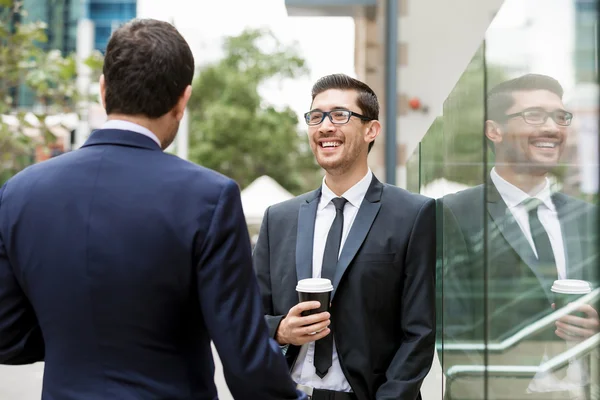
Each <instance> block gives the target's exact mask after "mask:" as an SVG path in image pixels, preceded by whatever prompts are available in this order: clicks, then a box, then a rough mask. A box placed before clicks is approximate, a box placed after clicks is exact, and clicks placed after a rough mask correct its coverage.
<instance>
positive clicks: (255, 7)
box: [137, 0, 356, 115]
mask: <svg viewBox="0 0 600 400" xmlns="http://www.w3.org/2000/svg"><path fill="white" fill-rule="evenodd" d="M137 4H138V5H137V13H138V17H140V18H155V19H160V20H165V21H169V22H173V23H174V24H175V26H176V27H177V29H178V30H179V31H180V32H181V34H182V35H183V37H184V38H185V39H186V40H187V42H188V43H189V44H190V48H191V49H192V52H193V54H194V59H195V62H196V65H202V64H205V63H207V62H211V61H214V60H217V59H218V58H219V57H220V54H221V47H220V46H221V43H222V39H223V38H224V37H226V36H230V35H237V34H239V33H241V32H242V31H243V30H244V29H245V28H248V27H251V28H260V27H266V28H269V29H271V30H272V31H273V32H274V33H275V35H276V36H277V38H278V39H279V40H280V41H282V42H283V43H286V44H290V45H293V46H297V48H298V50H299V53H300V55H301V56H302V57H303V58H304V59H305V60H306V62H307V64H308V67H309V68H310V74H309V75H308V76H306V77H305V78H302V79H296V80H294V81H290V80H286V81H285V82H283V83H282V84H281V85H269V87H265V88H263V90H262V94H264V96H265V98H266V99H267V101H269V102H270V103H272V104H274V105H276V106H277V105H280V104H287V105H289V106H290V107H292V109H294V111H296V113H297V114H298V115H302V114H303V113H304V112H306V111H308V107H309V106H310V89H311V87H312V84H313V83H314V82H315V81H316V80H317V79H318V78H320V77H321V76H324V75H327V74H330V73H337V72H341V73H345V74H348V75H350V76H356V75H355V73H354V21H353V20H352V18H349V17H339V18H338V17H335V18H332V17H288V16H287V11H286V9H285V5H284V0H252V1H249V0H216V1H208V0H138V2H137ZM329 43H333V44H329ZM331 49H335V54H334V51H332V50H331Z"/></svg>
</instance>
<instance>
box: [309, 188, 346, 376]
mask: <svg viewBox="0 0 600 400" xmlns="http://www.w3.org/2000/svg"><path fill="white" fill-rule="evenodd" d="M331 201H332V202H333V205H334V206H335V219H334V220H333V224H331V228H329V233H328V234H327V242H325V251H324V252H323V266H322V268H321V277H322V278H326V279H329V280H330V281H332V282H333V277H334V275H335V267H336V265H337V261H338V255H339V254H340V244H341V242H342V230H343V228H344V206H345V205H346V203H347V202H348V200H346V199H345V198H343V197H336V198H335V199H333V200H331ZM330 328H331V326H330ZM332 355H333V331H331V332H329V335H327V336H325V337H324V338H323V339H320V340H317V341H316V342H315V369H316V371H317V375H318V376H319V378H321V379H322V378H323V377H324V376H325V375H327V371H329V367H331V357H332Z"/></svg>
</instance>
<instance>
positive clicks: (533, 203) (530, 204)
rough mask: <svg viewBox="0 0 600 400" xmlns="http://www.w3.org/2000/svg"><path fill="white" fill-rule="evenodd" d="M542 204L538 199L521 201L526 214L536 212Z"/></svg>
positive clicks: (531, 198)
mask: <svg viewBox="0 0 600 400" xmlns="http://www.w3.org/2000/svg"><path fill="white" fill-rule="evenodd" d="M542 204H544V202H543V201H541V200H540V199H536V198H535V197H530V198H528V199H527V200H524V201H523V205H524V206H525V209H526V210H527V212H532V211H537V209H538V207H539V206H541V205H542Z"/></svg>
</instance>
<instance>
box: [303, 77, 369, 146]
mask: <svg viewBox="0 0 600 400" xmlns="http://www.w3.org/2000/svg"><path fill="white" fill-rule="evenodd" d="M330 89H338V90H355V91H356V92H357V93H358V98H357V100H356V104H357V105H358V108H360V111H361V114H362V115H364V116H365V117H367V118H369V119H371V120H377V119H379V100H377V95H376V94H375V92H374V91H373V89H371V88H370V87H369V85H367V84H366V83H364V82H361V81H359V80H358V79H354V78H351V77H349V76H348V75H345V74H332V75H327V76H324V77H322V78H321V79H319V80H318V81H317V82H316V83H315V84H314V85H313V87H312V100H313V101H314V100H315V97H317V95H319V94H321V93H323V92H325V91H327V90H330ZM374 143H375V141H372V142H371V143H369V151H371V148H372V147H373V144H374Z"/></svg>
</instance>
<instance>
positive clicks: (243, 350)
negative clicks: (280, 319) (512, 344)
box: [0, 130, 303, 400]
mask: <svg viewBox="0 0 600 400" xmlns="http://www.w3.org/2000/svg"><path fill="white" fill-rule="evenodd" d="M210 340H213V341H214V343H215V346H216V348H217V350H218V352H219V355H220V358H221V360H222V362H223V367H224V372H225V377H226V380H227V383H228V386H229V388H230V390H231V392H232V394H233V395H234V396H235V398H236V399H252V400H255V399H261V400H265V399H296V398H298V397H300V398H303V397H302V396H303V395H302V394H299V393H298V392H297V391H296V390H295V388H294V384H293V381H292V380H291V378H290V377H289V374H288V371H287V367H286V363H285V359H284V357H283V356H282V355H281V352H280V349H279V346H278V345H277V344H276V343H275V342H274V341H273V340H272V339H268V333H267V325H266V323H265V322H264V319H263V309H262V305H261V302H260V296H259V291H258V285H257V281H256V278H255V276H254V274H253V270H252V260H251V251H250V240H249V238H248V232H247V227H246V224H245V220H244V215H243V211H242V208H241V202H240V194H239V188H238V186H237V184H236V183H235V182H234V181H232V180H231V179H229V178H227V177H225V176H222V175H219V174H217V173H215V172H213V171H210V170H208V169H205V168H202V167H199V166H197V165H194V164H192V163H189V162H187V161H184V160H181V159H179V158H177V157H175V156H172V155H169V154H166V153H163V152H162V151H161V150H160V148H159V147H158V145H157V144H156V143H154V142H153V141H152V140H151V139H150V138H148V137H145V136H143V135H140V134H138V133H135V132H130V131H121V130H100V131H96V132H94V133H93V134H92V135H91V137H90V139H89V140H88V141H87V143H86V144H85V145H84V146H83V147H82V148H81V149H79V150H77V151H73V152H71V153H68V154H65V155H62V156H60V157H57V158H54V159H51V160H49V161H46V162H43V163H40V164H37V165H34V166H31V167H29V168H28V169H26V170H25V171H22V172H21V173H20V174H18V175H17V176H15V177H14V178H13V179H11V180H9V181H8V182H7V183H6V184H5V185H4V186H3V187H2V189H0V363H2V364H26V363H33V362H37V361H42V360H44V361H45V363H46V364H45V374H44V388H43V395H42V397H43V399H47V400H55V399H56V400H69V399H78V400H79V399H86V400H95V399H119V400H128V399H136V400H137V399H216V398H217V392H216V388H215V385H214V382H213V376H214V364H213V359H212V354H211V348H210Z"/></svg>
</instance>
